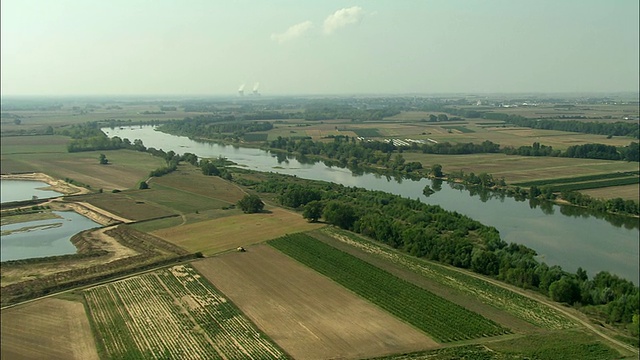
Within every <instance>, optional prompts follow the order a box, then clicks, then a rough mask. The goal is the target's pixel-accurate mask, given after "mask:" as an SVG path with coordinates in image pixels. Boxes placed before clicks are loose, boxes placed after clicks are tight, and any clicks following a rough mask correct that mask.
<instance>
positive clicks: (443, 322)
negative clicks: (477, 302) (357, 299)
mask: <svg viewBox="0 0 640 360" xmlns="http://www.w3.org/2000/svg"><path fill="white" fill-rule="evenodd" d="M268 243H269V244H270V245H271V246H273V247H275V248H276V249H278V250H280V251H282V252H283V253H285V254H286V255H289V256H291V257H293V258H294V259H296V260H298V261H300V262H301V263H303V264H305V265H307V266H309V267H310V268H312V269H314V270H316V271H318V272H319V273H321V274H323V275H325V276H328V277H329V278H331V279H333V280H334V281H336V282H338V283H339V284H341V285H342V286H344V287H346V288H347V289H349V290H351V291H353V292H355V293H356V294H358V295H360V296H362V297H364V298H365V299H367V300H369V301H371V302H373V303H374V304H376V305H378V306H380V307H381V308H383V309H385V310H386V311H388V312H390V313H391V314H393V315H395V316H397V317H399V318H400V319H402V320H404V321H406V322H408V323H410V324H412V325H413V326H415V327H417V328H419V329H421V330H422V331H424V332H426V333H427V334H429V335H430V336H431V337H433V338H434V339H435V340H437V341H440V342H451V341H458V340H465V339H473V338H479V337H483V336H495V335H502V334H506V333H509V330H508V329H505V328H503V327H501V326H499V325H497V324H496V323H494V322H492V321H490V320H488V319H485V318H483V317H482V316H480V315H478V314H476V313H474V312H471V311H469V310H467V309H465V308H463V307H461V306H459V305H456V304H454V303H452V302H449V301H447V300H445V299H443V298H441V297H438V296H436V295H434V294H432V293H430V292H428V291H427V290H424V289H422V288H420V287H418V286H416V285H414V284H412V283H409V282H407V281H404V280H401V279H399V278H397V277H395V276H394V275H391V274H390V273H388V272H386V271H384V270H382V269H380V268H377V267H375V266H373V265H371V264H369V263H367V262H364V261H362V260H360V259H358V258H356V257H354V256H352V255H349V254H347V253H344V252H342V251H340V250H338V249H336V248H334V247H331V246H329V245H326V244H324V243H322V242H320V241H318V240H316V239H314V238H312V237H310V236H309V235H306V234H293V235H287V236H284V237H281V238H278V239H275V240H271V241H269V242H268Z"/></svg>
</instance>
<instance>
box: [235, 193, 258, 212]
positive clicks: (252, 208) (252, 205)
mask: <svg viewBox="0 0 640 360" xmlns="http://www.w3.org/2000/svg"><path fill="white" fill-rule="evenodd" d="M238 207H239V208H240V210H242V211H243V212H244V213H245V214H253V213H258V212H260V211H262V209H264V203H263V202H262V200H260V198H259V197H258V195H246V196H245V197H243V198H242V199H240V201H238Z"/></svg>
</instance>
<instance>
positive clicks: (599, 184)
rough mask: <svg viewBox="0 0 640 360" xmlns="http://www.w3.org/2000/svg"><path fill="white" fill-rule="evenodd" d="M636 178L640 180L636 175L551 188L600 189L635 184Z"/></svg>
mask: <svg viewBox="0 0 640 360" xmlns="http://www.w3.org/2000/svg"><path fill="white" fill-rule="evenodd" d="M638 180H640V178H638V177H637V176H632V177H626V178H618V179H610V180H602V181H587V182H580V183H575V184H563V185H551V187H552V188H553V191H578V190H586V189H600V188H606V187H612V186H625V185H634V184H635V185H637V184H638Z"/></svg>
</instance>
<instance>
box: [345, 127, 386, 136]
mask: <svg viewBox="0 0 640 360" xmlns="http://www.w3.org/2000/svg"><path fill="white" fill-rule="evenodd" d="M350 130H351V131H353V132H354V133H356V135H358V136H362V137H380V136H382V135H381V134H380V132H379V131H378V129H376V128H366V129H350Z"/></svg>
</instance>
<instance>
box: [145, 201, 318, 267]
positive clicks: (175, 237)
mask: <svg viewBox="0 0 640 360" xmlns="http://www.w3.org/2000/svg"><path fill="white" fill-rule="evenodd" d="M265 210H268V211H267V212H262V213H258V214H239V215H232V216H226V217H222V218H218V219H213V220H206V221H201V222H197V223H193V224H187V225H183V226H177V227H173V228H167V229H161V230H157V231H153V232H152V234H154V235H156V236H158V237H161V238H163V239H164V240H166V241H169V242H171V243H173V244H176V245H178V246H180V247H182V248H184V249H187V250H189V251H190V252H198V251H199V252H202V253H203V254H204V255H213V254H216V253H219V252H222V251H227V250H231V249H235V248H236V247H238V246H247V245H250V244H255V243H259V242H262V241H266V240H269V239H273V238H276V237H279V236H282V235H285V234H288V233H294V232H300V231H308V230H313V229H317V228H319V227H322V226H324V225H322V224H313V223H309V222H307V220H305V219H303V218H302V216H300V214H298V213H294V212H290V211H287V210H284V209H281V208H276V207H268V208H265Z"/></svg>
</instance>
